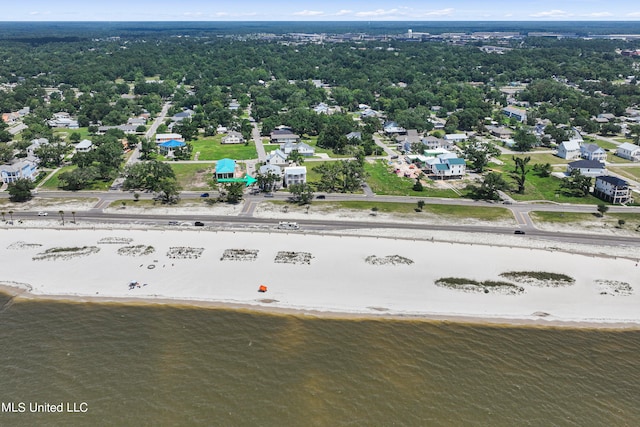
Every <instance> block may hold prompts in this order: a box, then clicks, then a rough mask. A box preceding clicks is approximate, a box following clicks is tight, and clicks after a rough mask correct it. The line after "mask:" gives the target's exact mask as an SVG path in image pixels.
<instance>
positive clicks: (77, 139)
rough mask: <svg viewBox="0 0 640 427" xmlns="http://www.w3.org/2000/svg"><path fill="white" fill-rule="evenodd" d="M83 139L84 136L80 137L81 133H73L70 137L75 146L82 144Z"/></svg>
mask: <svg viewBox="0 0 640 427" xmlns="http://www.w3.org/2000/svg"><path fill="white" fill-rule="evenodd" d="M81 139H82V135H80V132H71V135H70V136H69V141H71V142H73V143H74V144H77V143H78V142H80V140H81Z"/></svg>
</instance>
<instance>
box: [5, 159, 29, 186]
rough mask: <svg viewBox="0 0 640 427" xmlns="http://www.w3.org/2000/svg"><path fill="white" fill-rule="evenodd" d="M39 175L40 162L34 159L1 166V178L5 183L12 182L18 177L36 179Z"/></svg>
mask: <svg viewBox="0 0 640 427" xmlns="http://www.w3.org/2000/svg"><path fill="white" fill-rule="evenodd" d="M37 177H38V164H37V163H36V162H34V161H32V160H29V159H24V160H20V161H18V162H15V163H12V164H10V165H1V166H0V178H2V182H3V183H4V184H10V183H12V182H15V181H16V180H18V179H21V178H25V179H30V180H31V181H35V179H36V178H37Z"/></svg>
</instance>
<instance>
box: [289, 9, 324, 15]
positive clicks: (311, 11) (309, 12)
mask: <svg viewBox="0 0 640 427" xmlns="http://www.w3.org/2000/svg"><path fill="white" fill-rule="evenodd" d="M293 14H294V15H296V16H322V15H324V12H321V11H319V10H302V11H300V12H293Z"/></svg>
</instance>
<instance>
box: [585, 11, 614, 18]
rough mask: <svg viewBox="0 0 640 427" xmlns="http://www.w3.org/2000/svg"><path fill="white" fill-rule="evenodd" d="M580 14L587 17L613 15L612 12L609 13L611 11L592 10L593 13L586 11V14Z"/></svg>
mask: <svg viewBox="0 0 640 427" xmlns="http://www.w3.org/2000/svg"><path fill="white" fill-rule="evenodd" d="M580 16H585V17H589V18H607V17H609V16H613V13H611V12H593V13H587V14H584V15H580Z"/></svg>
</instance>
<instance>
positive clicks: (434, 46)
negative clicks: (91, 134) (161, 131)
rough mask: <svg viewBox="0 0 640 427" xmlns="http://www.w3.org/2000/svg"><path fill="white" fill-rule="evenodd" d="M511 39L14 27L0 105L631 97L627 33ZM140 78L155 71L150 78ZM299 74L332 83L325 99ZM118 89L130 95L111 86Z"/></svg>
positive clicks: (398, 104) (392, 115)
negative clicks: (48, 35) (23, 31)
mask: <svg viewBox="0 0 640 427" xmlns="http://www.w3.org/2000/svg"><path fill="white" fill-rule="evenodd" d="M512 45H513V46H512V49H511V50H508V51H506V52H505V53H504V54H502V55H497V54H490V53H485V52H483V51H481V50H480V49H478V46H476V45H473V44H468V45H464V46H457V45H451V44H447V43H403V42H402V41H390V42H386V43H381V42H362V43H357V44H354V43H342V44H336V43H334V44H291V43H276V42H269V41H261V40H246V41H239V40H237V39H233V38H225V37H218V38H213V37H165V36H162V35H155V36H153V35H148V36H146V37H144V38H138V37H129V38H128V37H120V38H106V39H90V38H80V37H78V38H72V39H70V38H65V39H64V40H60V41H51V42H47V41H46V40H44V39H43V40H40V42H38V43H30V42H26V41H24V40H22V39H20V38H18V39H15V40H5V41H4V42H3V44H2V46H0V59H1V61H0V83H18V84H17V85H16V86H15V87H14V88H13V89H12V90H10V91H7V90H5V91H0V110H2V111H3V112H8V111H15V110H17V109H20V108H22V107H24V106H29V107H31V111H32V113H33V114H34V116H35V117H37V118H39V119H45V118H50V117H51V114H52V113H53V112H55V111H67V112H69V113H71V114H73V115H77V116H78V120H79V122H80V124H81V126H87V125H88V124H89V123H97V122H100V123H102V124H119V123H122V121H123V120H124V119H126V117H128V116H130V115H131V114H136V113H138V112H139V111H140V110H141V109H143V108H144V109H146V110H148V111H150V112H151V113H155V112H157V111H159V109H160V106H161V102H162V99H165V98H167V97H169V96H170V95H172V94H174V95H173V96H174V105H175V106H176V108H179V107H185V108H186V107H188V108H194V107H195V108H196V112H197V113H198V115H197V116H196V118H195V119H196V120H198V122H199V123H198V124H199V125H201V126H203V127H206V126H215V125H217V124H219V123H224V122H225V121H228V120H229V119H230V118H229V114H228V112H227V109H226V107H227V106H228V103H229V101H230V100H231V99H237V100H239V101H240V103H241V104H242V105H243V106H245V105H247V104H248V103H249V102H253V105H254V110H253V113H254V116H255V117H256V118H257V119H259V120H266V121H267V123H271V124H277V123H278V122H280V121H281V120H280V119H279V118H278V116H279V115H282V114H292V112H295V110H296V109H297V110H300V109H305V110H306V111H308V108H309V107H311V106H313V105H316V104H317V103H319V102H327V101H328V102H330V103H332V104H337V105H339V106H341V107H342V109H343V111H346V112H348V111H353V110H356V109H357V108H358V105H359V104H367V105H369V106H371V108H373V109H376V110H380V111H384V112H385V113H386V114H387V116H388V118H389V119H395V120H397V121H398V122H399V123H400V124H402V125H405V126H407V127H410V128H415V127H419V126H417V124H419V123H424V122H425V120H424V119H425V117H426V116H427V115H428V111H429V109H430V108H431V107H433V106H440V107H441V109H440V112H439V114H440V115H441V116H442V117H448V116H450V115H451V114H453V115H454V116H455V118H454V119H453V121H454V122H455V124H456V127H458V128H459V129H461V130H471V129H472V128H474V127H475V126H476V125H477V124H478V120H479V119H481V118H483V117H487V116H491V114H492V111H494V110H495V107H496V106H497V105H501V104H502V105H506V103H505V96H504V95H503V94H502V93H501V92H500V91H499V90H498V89H499V88H500V87H501V86H504V85H509V84H511V83H512V82H521V83H529V86H528V88H527V90H526V91H524V92H522V93H521V94H520V99H521V100H522V101H529V102H531V103H536V105H537V106H538V110H539V111H538V113H537V117H541V118H549V119H550V120H551V121H552V122H554V123H555V124H569V122H570V120H572V119H573V120H575V119H576V118H578V120H584V119H585V118H588V117H590V116H593V115H597V114H599V113H603V112H612V113H614V114H619V113H620V112H622V111H624V109H625V108H626V107H628V106H630V105H636V104H639V103H640V87H639V86H638V85H636V84H631V85H628V84H627V85H621V84H618V82H619V81H620V80H621V79H624V78H626V77H627V76H629V75H633V74H635V73H636V72H637V65H634V59H633V58H629V57H624V56H621V55H620V54H619V53H617V52H619V51H620V49H630V48H635V46H634V45H633V43H630V42H625V41H621V40H583V39H564V40H555V39H553V40H550V39H547V38H527V39H524V40H522V41H518V42H517V43H516V42H512ZM634 66H635V68H634ZM149 77H155V78H156V79H157V81H154V82H151V83H150V82H148V81H147V80H148V79H149ZM311 79H315V80H321V81H322V82H323V83H326V84H328V85H330V86H331V87H332V92H331V94H332V95H331V100H327V93H326V92H325V91H324V90H322V89H318V88H317V87H315V86H314V85H313V84H311V83H310V80H311ZM292 83H293V84H292ZM634 83H635V82H634ZM47 87H49V88H57V89H59V93H54V94H53V96H52V97H51V100H50V103H45V102H44V98H45V96H44V95H45V89H44V88H47ZM184 87H190V88H191V89H192V90H190V91H187V90H185V89H184ZM176 88H178V89H177V90H176ZM130 92H132V93H133V94H135V95H138V96H139V98H138V99H135V100H132V99H125V98H122V97H121V95H123V94H128V93H130ZM297 114H298V116H302V115H304V114H305V113H303V112H301V111H298V113H297ZM534 115H535V114H534ZM534 115H532V117H533V116H534ZM270 119H271V120H270ZM32 120H33V119H32ZM304 121H308V122H309V123H307V124H305V125H301V126H306V128H307V129H303V130H309V129H310V131H311V133H315V134H318V133H320V130H321V129H320V127H321V124H319V123H315V124H314V123H313V122H314V120H313V119H312V117H309V119H308V120H306V119H305V120H304ZM317 121H318V120H315V122H317Z"/></svg>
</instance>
